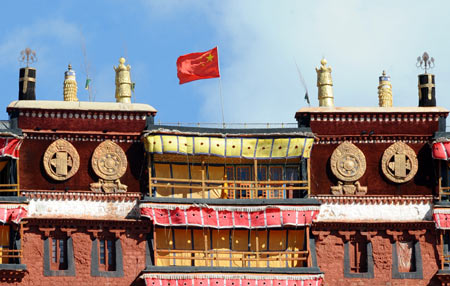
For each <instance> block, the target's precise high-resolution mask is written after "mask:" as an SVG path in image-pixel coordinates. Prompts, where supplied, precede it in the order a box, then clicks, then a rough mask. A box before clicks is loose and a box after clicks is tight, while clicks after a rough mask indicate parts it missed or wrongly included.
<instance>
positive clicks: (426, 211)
mask: <svg viewBox="0 0 450 286" xmlns="http://www.w3.org/2000/svg"><path fill="white" fill-rule="evenodd" d="M315 198H316V199H318V200H320V201H321V202H322V205H321V206H320V212H319V215H318V217H317V219H316V222H419V221H431V220H432V211H433V207H432V200H431V199H430V198H426V197H423V198H417V197H412V198H406V197H402V198H397V197H384V198H383V197H376V198H374V197H354V198H352V197H331V196H330V197H328V196H326V197H325V196H318V197H315Z"/></svg>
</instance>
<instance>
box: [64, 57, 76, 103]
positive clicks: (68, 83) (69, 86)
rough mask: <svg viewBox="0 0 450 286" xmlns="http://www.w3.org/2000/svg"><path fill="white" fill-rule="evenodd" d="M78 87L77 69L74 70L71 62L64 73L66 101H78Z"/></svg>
mask: <svg viewBox="0 0 450 286" xmlns="http://www.w3.org/2000/svg"><path fill="white" fill-rule="evenodd" d="M77 89H78V87H77V81H76V78H75V71H74V70H72V66H71V65H70V64H69V67H68V69H67V71H66V72H65V73H64V87H63V90H64V92H63V93H64V101H78V98H77Z"/></svg>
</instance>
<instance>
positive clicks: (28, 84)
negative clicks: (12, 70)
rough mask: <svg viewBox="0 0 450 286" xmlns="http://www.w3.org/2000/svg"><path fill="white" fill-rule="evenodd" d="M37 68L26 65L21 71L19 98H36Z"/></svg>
mask: <svg viewBox="0 0 450 286" xmlns="http://www.w3.org/2000/svg"><path fill="white" fill-rule="evenodd" d="M35 87H36V69H34V68H30V67H26V68H21V69H20V71H19V100H36V93H35V91H34V89H35Z"/></svg>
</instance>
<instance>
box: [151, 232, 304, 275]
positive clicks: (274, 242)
mask: <svg viewBox="0 0 450 286" xmlns="http://www.w3.org/2000/svg"><path fill="white" fill-rule="evenodd" d="M155 234H156V237H155V242H156V243H155V245H156V251H155V264H156V266H212V267H271V268H272V267H275V268H276V267H282V268H284V267H306V266H307V265H308V262H307V257H308V251H307V250H306V243H307V242H306V236H305V229H303V228H302V229H289V230H287V229H283V230H277V229H271V230H247V229H232V230H229V229H208V228H202V229H186V228H170V227H157V228H156V229H155Z"/></svg>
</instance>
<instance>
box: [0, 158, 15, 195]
mask: <svg viewBox="0 0 450 286" xmlns="http://www.w3.org/2000/svg"><path fill="white" fill-rule="evenodd" d="M16 168H17V162H16V160H14V159H9V158H0V193H1V195H2V196H16V195H17V193H18V185H17V169H16Z"/></svg>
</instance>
